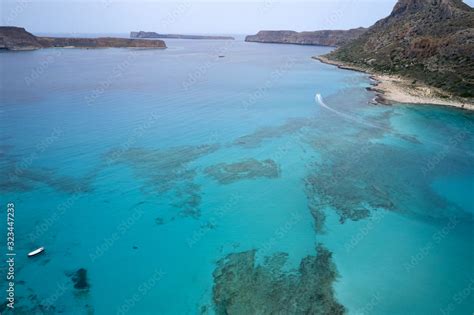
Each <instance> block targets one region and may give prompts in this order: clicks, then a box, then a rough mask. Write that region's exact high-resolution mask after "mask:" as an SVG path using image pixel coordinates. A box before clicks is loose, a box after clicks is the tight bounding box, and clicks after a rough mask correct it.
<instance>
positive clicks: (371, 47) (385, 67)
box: [326, 0, 474, 98]
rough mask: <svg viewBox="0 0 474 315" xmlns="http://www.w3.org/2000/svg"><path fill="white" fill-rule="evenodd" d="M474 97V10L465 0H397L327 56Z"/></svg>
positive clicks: (455, 93)
mask: <svg viewBox="0 0 474 315" xmlns="http://www.w3.org/2000/svg"><path fill="white" fill-rule="evenodd" d="M326 57H327V58H328V59H330V60H334V61H341V62H343V63H346V64H348V65H353V66H357V67H361V68H365V69H368V70H372V71H375V72H380V73H386V74H397V75H402V76H405V77H408V78H410V79H413V82H414V83H415V82H422V83H425V84H427V85H430V86H434V87H436V88H439V89H441V90H444V91H446V92H448V93H449V94H451V95H455V96H461V97H466V98H472V97H474V10H473V8H471V7H470V6H468V5H467V4H465V3H463V2H462V1H461V0H399V1H398V3H397V4H396V5H395V7H394V9H393V11H392V13H391V14H390V15H389V16H388V17H386V18H384V19H382V20H380V21H378V22H377V23H376V24H375V25H373V26H372V27H370V28H369V30H368V31H367V32H366V33H364V34H363V35H361V36H360V37H359V38H358V39H356V40H354V41H353V42H350V43H348V44H346V45H344V46H342V47H340V48H339V49H337V50H336V51H334V52H332V53H330V54H329V55H327V56H326Z"/></svg>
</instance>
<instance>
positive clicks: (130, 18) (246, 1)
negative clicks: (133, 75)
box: [0, 0, 474, 34]
mask: <svg viewBox="0 0 474 315" xmlns="http://www.w3.org/2000/svg"><path fill="white" fill-rule="evenodd" d="M465 2H466V3H468V4H469V5H471V6H473V4H474V0H467V1H465ZM0 3H1V10H0V12H1V20H0V24H1V25H14V26H23V27H25V28H26V29H27V30H29V31H30V32H32V33H128V32H130V31H133V30H144V31H156V32H161V33H193V34H199V33H203V34H205V33H207V34H253V33H256V32H257V31H258V30H262V29H270V30H279V29H291V30H296V31H303V30H320V29H348V28H353V27H359V26H370V25H372V24H373V23H374V22H375V21H377V20H378V19H380V18H383V17H385V16H387V15H388V14H389V13H390V11H391V10H392V8H393V6H394V5H395V3H396V0H312V1H291V0H260V1H257V0H240V1H235V0H219V1H217V0H215V1H204V0H183V1H169V0H168V1H162V0H139V1H117V0H76V1H67V0H57V1H41V0H31V1H25V0H16V1H15V0H0Z"/></svg>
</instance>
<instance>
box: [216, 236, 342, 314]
mask: <svg viewBox="0 0 474 315" xmlns="http://www.w3.org/2000/svg"><path fill="white" fill-rule="evenodd" d="M255 256H256V250H251V251H247V252H242V253H233V254H230V255H228V256H227V257H225V258H224V259H221V260H220V261H219V262H218V263H217V268H216V269H215V271H214V273H213V276H214V287H213V302H214V308H215V311H216V314H217V315H224V314H225V315H240V314H261V315H266V314H281V315H283V314H285V315H286V314H295V315H296V314H298V315H299V314H301V315H303V314H312V315H327V314H332V315H338V314H344V313H345V308H344V306H343V305H341V304H339V303H338V301H337V300H336V298H335V296H334V290H333V287H332V286H333V283H334V281H336V279H337V277H338V273H337V269H336V267H335V265H334V263H333V262H332V253H331V252H330V251H328V250H327V249H326V248H325V247H324V246H323V245H321V244H318V245H317V246H316V256H307V257H305V258H303V259H302V260H301V263H300V266H299V268H298V270H292V271H288V272H287V271H283V270H282V267H283V266H284V265H285V263H286V260H287V258H288V254H286V253H279V254H275V255H272V256H270V257H266V258H265V259H264V263H263V264H261V265H258V264H257V263H256V257H255Z"/></svg>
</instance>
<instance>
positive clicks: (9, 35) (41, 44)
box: [0, 26, 166, 50]
mask: <svg viewBox="0 0 474 315" xmlns="http://www.w3.org/2000/svg"><path fill="white" fill-rule="evenodd" d="M50 47H77V48H107V47H115V48H166V44H165V42H164V41H162V40H146V39H128V38H113V37H99V38H69V37H37V36H34V35H33V34H31V33H29V32H27V31H26V30H25V29H24V28H22V27H11V26H0V49H6V50H34V49H39V48H50Z"/></svg>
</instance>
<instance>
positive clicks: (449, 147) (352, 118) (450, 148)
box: [314, 93, 474, 156]
mask: <svg viewBox="0 0 474 315" xmlns="http://www.w3.org/2000/svg"><path fill="white" fill-rule="evenodd" d="M314 100H315V101H316V103H318V104H319V105H320V106H321V107H323V108H325V109H327V110H329V111H330V112H332V113H334V114H336V115H338V116H340V117H342V118H344V119H347V120H350V121H354V122H357V123H359V124H363V125H365V126H368V127H372V128H377V129H381V130H384V131H386V132H390V133H394V130H393V129H391V128H387V127H382V126H379V125H376V124H373V123H371V122H368V121H367V120H364V119H362V118H359V117H355V116H353V115H349V114H346V113H343V112H341V111H338V110H337V109H334V108H332V107H329V106H328V105H327V104H326V103H325V102H324V100H323V97H322V96H321V94H320V93H316V95H315V97H314ZM394 135H399V136H400V134H398V133H394ZM422 142H424V143H430V144H433V145H436V146H440V147H442V148H443V149H444V150H446V151H447V152H456V153H458V154H463V155H469V156H474V152H470V151H467V150H462V149H459V148H457V147H456V146H455V145H449V144H443V143H439V142H437V141H432V140H427V139H422Z"/></svg>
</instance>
